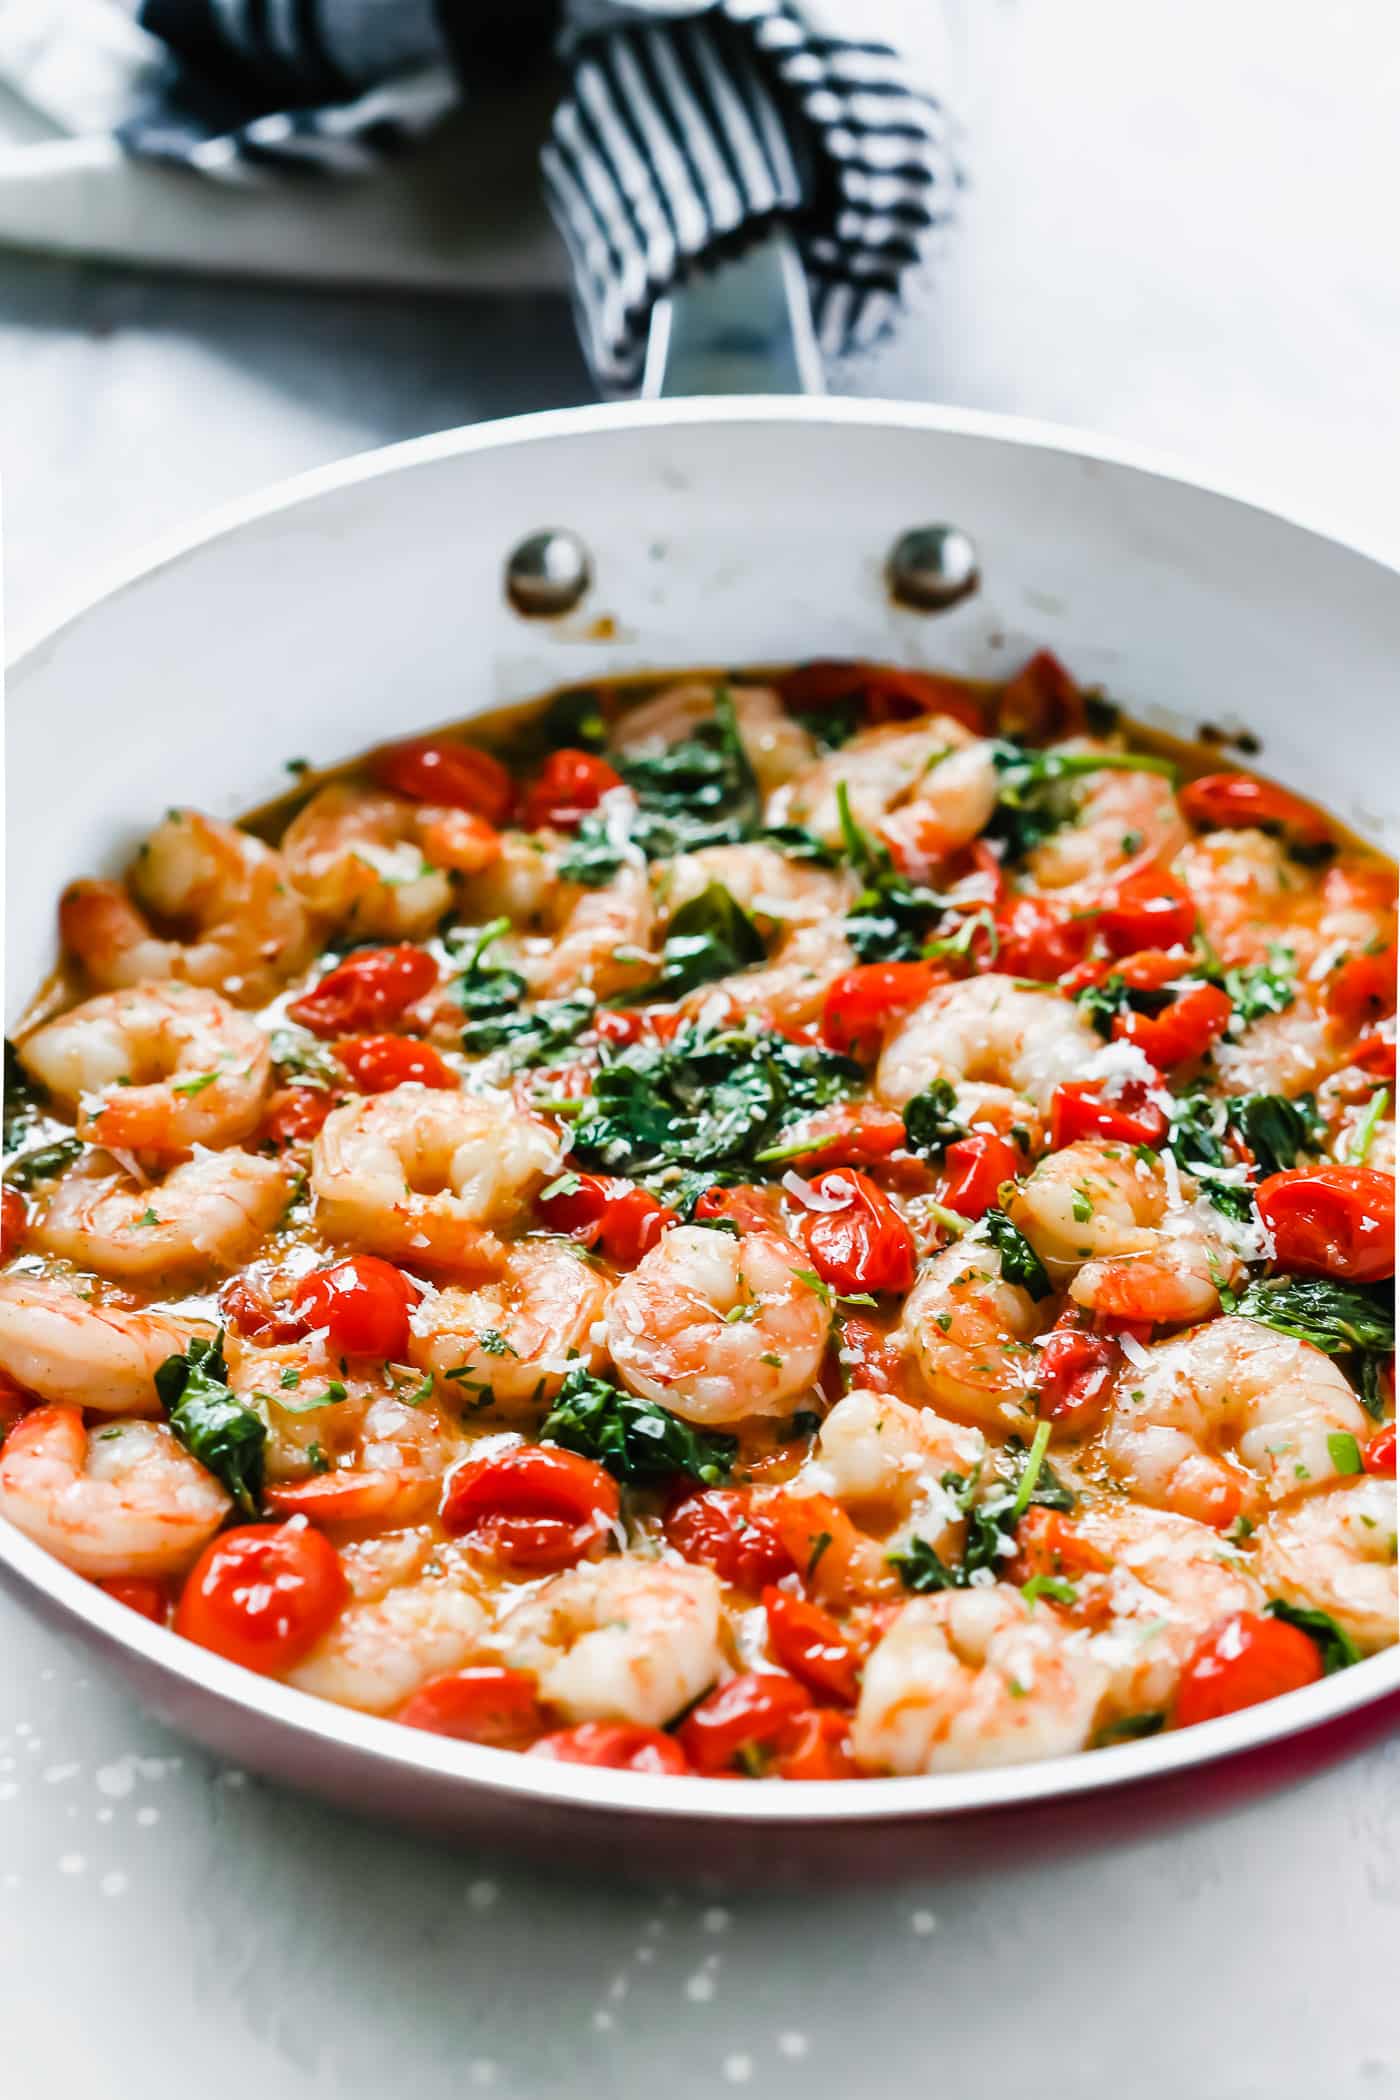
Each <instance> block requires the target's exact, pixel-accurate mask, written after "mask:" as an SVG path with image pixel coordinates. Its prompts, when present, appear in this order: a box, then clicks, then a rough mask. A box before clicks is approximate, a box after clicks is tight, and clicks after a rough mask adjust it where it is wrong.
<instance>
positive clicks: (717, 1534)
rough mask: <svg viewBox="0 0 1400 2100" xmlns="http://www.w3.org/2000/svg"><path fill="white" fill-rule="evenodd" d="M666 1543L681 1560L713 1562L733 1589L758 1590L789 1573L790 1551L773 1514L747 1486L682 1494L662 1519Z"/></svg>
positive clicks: (722, 1578)
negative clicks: (758, 1505) (763, 1506)
mask: <svg viewBox="0 0 1400 2100" xmlns="http://www.w3.org/2000/svg"><path fill="white" fill-rule="evenodd" d="M664 1522H665V1530H666V1543H667V1545H668V1546H673V1547H674V1548H675V1550H676V1552H677V1553H679V1554H680V1555H681V1557H682V1559H683V1560H688V1561H691V1562H698V1563H699V1564H700V1566H702V1567H706V1568H713V1569H714V1571H715V1573H716V1575H718V1576H719V1578H720V1580H721V1582H730V1583H733V1584H734V1586H735V1588H736V1589H741V1590H761V1589H762V1588H763V1587H764V1586H765V1584H767V1583H770V1582H777V1581H778V1580H779V1578H780V1577H781V1576H784V1575H790V1574H791V1573H792V1556H791V1554H790V1553H789V1552H788V1550H787V1547H786V1546H785V1545H784V1544H783V1535H782V1533H781V1531H780V1530H779V1529H778V1527H777V1525H776V1524H775V1523H774V1521H773V1519H772V1517H771V1516H769V1515H767V1514H766V1513H765V1512H764V1511H763V1510H762V1509H761V1508H755V1506H754V1500H753V1496H752V1494H751V1492H750V1491H749V1489H747V1488H703V1489H700V1490H698V1491H697V1492H695V1493H693V1494H688V1495H682V1496H681V1497H680V1498H679V1500H678V1501H675V1502H673V1503H672V1504H671V1506H670V1508H669V1509H668V1510H667V1512H666V1516H665V1519H664Z"/></svg>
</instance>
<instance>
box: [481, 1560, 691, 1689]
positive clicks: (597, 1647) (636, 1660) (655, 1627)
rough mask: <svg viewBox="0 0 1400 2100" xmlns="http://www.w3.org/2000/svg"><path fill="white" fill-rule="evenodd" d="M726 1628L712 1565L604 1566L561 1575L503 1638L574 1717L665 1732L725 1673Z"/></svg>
mask: <svg viewBox="0 0 1400 2100" xmlns="http://www.w3.org/2000/svg"><path fill="white" fill-rule="evenodd" d="M720 1625H721V1617H720V1587H719V1583H718V1581H717V1579H716V1578H715V1576H714V1575H713V1574H712V1573H711V1572H710V1570H709V1569H708V1568H696V1567H671V1566H669V1565H667V1564H665V1563H663V1562H659V1561H636V1560H603V1561H595V1562H593V1563H591V1564H590V1565H589V1566H586V1567H578V1568H571V1569H570V1570H569V1571H568V1573H567V1574H564V1575H556V1576H555V1577H554V1579H553V1581H552V1582H547V1583H546V1584H545V1585H544V1588H543V1589H542V1590H540V1591H539V1592H538V1593H537V1594H536V1595H535V1596H533V1597H530V1598H528V1599H527V1600H526V1602H525V1603H523V1604H518V1605H517V1606H516V1607H515V1610H514V1611H512V1612H511V1613H510V1614H509V1615H508V1616H507V1617H506V1618H505V1620H504V1621H503V1622H502V1624H501V1626H500V1628H499V1631H498V1635H497V1640H498V1643H499V1645H500V1647H501V1649H502V1651H503V1652H504V1655H505V1658H506V1660H507V1662H509V1663H511V1664H512V1665H513V1666H514V1667H515V1668H517V1669H524V1670H533V1671H534V1673H535V1675H536V1677H537V1679H538V1681H539V1690H540V1697H541V1699H543V1700H544V1701H545V1702H546V1703H547V1704H548V1705H550V1706H554V1707H557V1708H558V1709H559V1711H560V1713H562V1714H563V1716H564V1718H565V1719H566V1720H568V1721H635V1722H637V1723H639V1724H640V1725H641V1726H642V1727H644V1728H664V1727H665V1725H666V1723H667V1722H668V1721H673V1720H674V1719H675V1717H676V1715H677V1714H679V1713H681V1712H682V1711H683V1710H684V1709H685V1708H686V1707H687V1706H689V1705H690V1704H691V1703H692V1701H693V1700H696V1699H698V1698H699V1696H700V1694H701V1693H702V1692H703V1691H705V1690H706V1689H707V1688H708V1687H709V1686H710V1685H712V1684H713V1683H714V1681H715V1679H716V1677H718V1676H719V1674H720V1672H721V1670H722V1668H723V1665H724V1657H723V1654H722V1651H721V1648H720Z"/></svg>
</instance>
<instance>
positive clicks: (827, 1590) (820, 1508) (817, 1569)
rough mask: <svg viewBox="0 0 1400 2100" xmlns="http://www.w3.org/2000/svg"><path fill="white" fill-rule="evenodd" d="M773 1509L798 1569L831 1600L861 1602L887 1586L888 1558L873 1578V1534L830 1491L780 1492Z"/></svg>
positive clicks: (835, 1601) (841, 1602)
mask: <svg viewBox="0 0 1400 2100" xmlns="http://www.w3.org/2000/svg"><path fill="white" fill-rule="evenodd" d="M769 1514H770V1515H771V1516H772V1519H773V1522H774V1524H775V1525H776V1526H777V1528H778V1532H779V1534H780V1536H781V1538H782V1541H783V1544H784V1545H785V1546H786V1547H787V1550H788V1557H789V1559H790V1560H791V1562H792V1564H793V1566H794V1567H795V1568H796V1570H797V1572H798V1574H799V1575H800V1576H801V1577H802V1580H803V1581H804V1582H805V1583H806V1585H807V1587H808V1589H809V1590H815V1592H816V1594H817V1595H818V1596H819V1597H824V1598H825V1599H826V1601H827V1603H828V1604H836V1605H850V1604H857V1603H861V1602H863V1601H864V1600H865V1599H866V1598H867V1596H869V1595H870V1594H871V1593H872V1592H874V1593H877V1594H880V1595H884V1594H885V1593H886V1592H887V1591H888V1588H889V1581H888V1580H887V1579H886V1571H885V1570H884V1568H883V1564H881V1571H880V1575H879V1576H878V1577H876V1578H875V1579H874V1580H873V1581H872V1580H871V1577H870V1571H869V1559H870V1542H869V1540H868V1539H867V1538H866V1537H865V1536H864V1534H863V1533H861V1532H859V1531H857V1529H856V1527H855V1525H854V1524H853V1523H852V1521H851V1519H850V1518H849V1517H848V1516H847V1514H846V1512H845V1510H844V1509H842V1507H841V1505H840V1503H839V1502H837V1501H834V1500H833V1499H832V1497H831V1496H830V1495H792V1494H787V1495H779V1496H777V1497H776V1498H775V1499H774V1501H773V1502H772V1504H771V1505H770V1510H769Z"/></svg>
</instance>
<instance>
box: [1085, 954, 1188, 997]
mask: <svg viewBox="0 0 1400 2100" xmlns="http://www.w3.org/2000/svg"><path fill="white" fill-rule="evenodd" d="M1191 968H1192V958H1191V957H1190V956H1189V955H1187V954H1185V953H1184V952H1183V951H1182V950H1181V949H1179V948H1170V949H1169V948H1140V949H1139V950H1138V952H1137V954H1136V955H1124V956H1121V957H1120V958H1119V959H1118V960H1117V961H1114V960H1112V959H1110V960H1108V961H1106V962H1088V963H1084V964H1082V965H1081V966H1080V968H1079V969H1077V970H1073V971H1071V972H1070V974H1069V975H1068V976H1067V977H1063V978H1062V979H1061V980H1060V982H1061V984H1062V985H1063V987H1064V989H1065V991H1067V992H1082V991H1083V990H1084V988H1085V986H1086V985H1090V984H1102V983H1103V982H1104V980H1105V979H1106V978H1109V977H1121V978H1122V980H1123V982H1124V984H1125V985H1126V986H1127V987H1128V990H1129V991H1130V992H1160V991H1161V990H1162V989H1163V987H1164V986H1166V985H1169V984H1175V983H1176V982H1177V980H1178V979H1179V978H1183V977H1185V976H1186V975H1187V973H1188V972H1189V971H1190V970H1191Z"/></svg>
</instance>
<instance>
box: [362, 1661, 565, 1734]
mask: <svg viewBox="0 0 1400 2100" xmlns="http://www.w3.org/2000/svg"><path fill="white" fill-rule="evenodd" d="M394 1719H395V1720H396V1721H401V1722H402V1723H403V1725H404V1727H405V1728H425V1729H427V1730H428V1732H429V1733H430V1734H432V1735H450V1736H452V1737H454V1738H455V1739H456V1741H458V1742H459V1743H490V1744H492V1745H494V1746H495V1747H497V1748H507V1747H510V1748H516V1747H519V1746H520V1745H522V1744H524V1743H526V1742H528V1741H529V1739H530V1737H531V1736H536V1735H538V1734H539V1732H540V1730H541V1729H542V1728H543V1727H544V1726H545V1725H546V1724H545V1717H544V1712H543V1710H542V1708H541V1706H540V1702H539V1697H538V1694H537V1691H536V1688H535V1680H534V1678H533V1677H532V1676H531V1675H530V1673H529V1671H528V1670H509V1669H507V1668H506V1667H505V1666H504V1665H503V1664H501V1663H476V1664H473V1665H472V1666H471V1667H469V1668H468V1669H465V1670H452V1671H449V1672H448V1674H447V1675H446V1676H444V1677H430V1678H429V1679H428V1681H427V1683H426V1684H421V1685H420V1686H419V1687H418V1690H417V1691H416V1692H414V1694H413V1695H412V1697H411V1698H409V1699H406V1700H405V1701H404V1703H403V1705H402V1706H401V1707H400V1708H399V1710H398V1712H397V1713H396V1714H395V1715H394Z"/></svg>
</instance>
